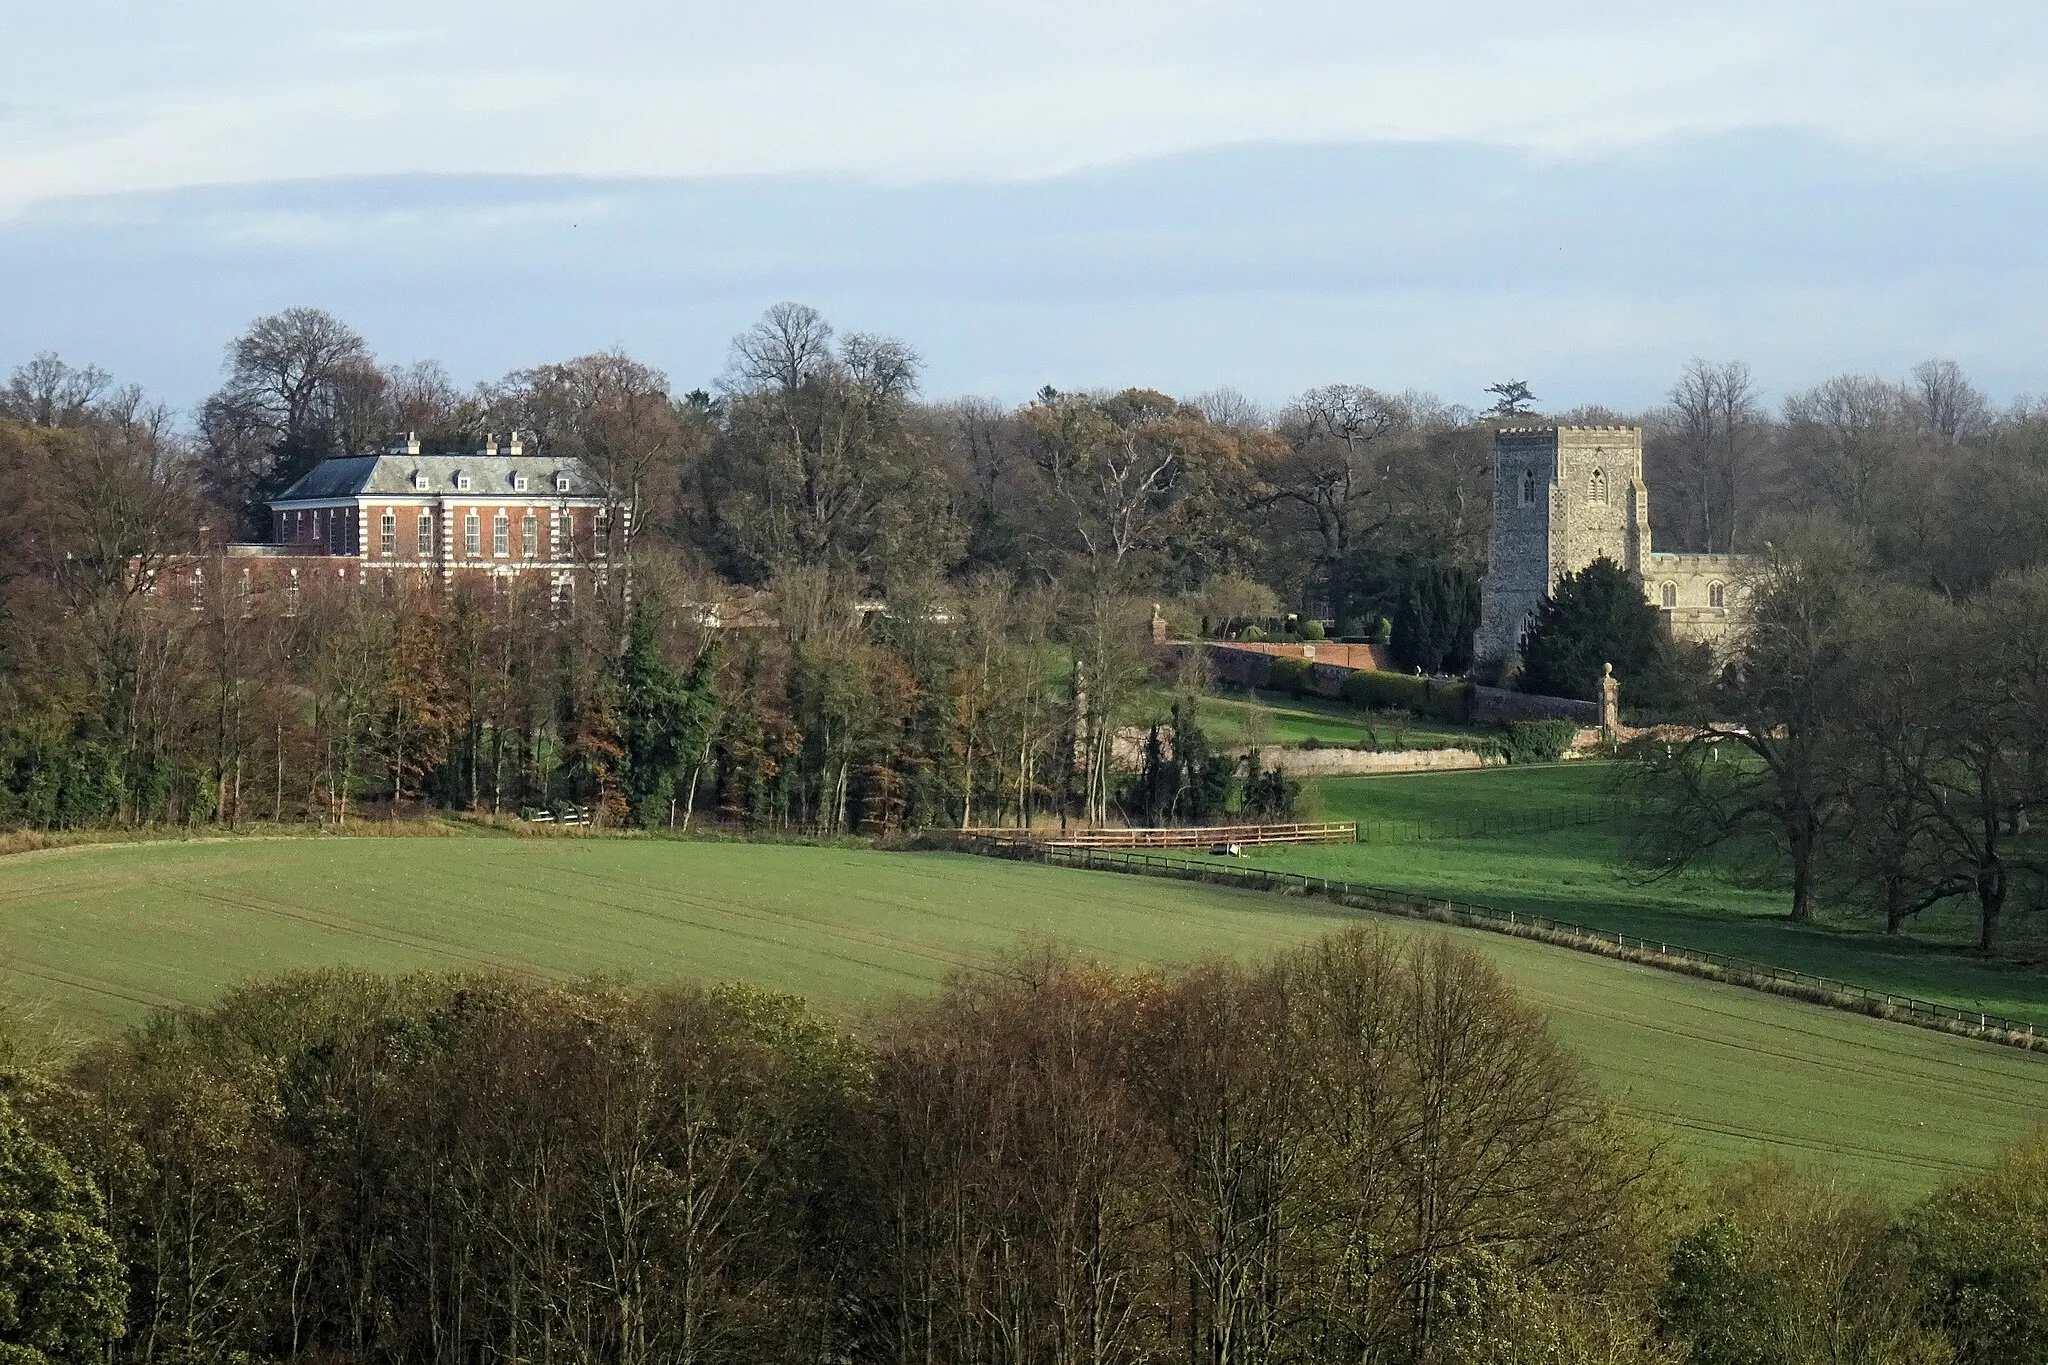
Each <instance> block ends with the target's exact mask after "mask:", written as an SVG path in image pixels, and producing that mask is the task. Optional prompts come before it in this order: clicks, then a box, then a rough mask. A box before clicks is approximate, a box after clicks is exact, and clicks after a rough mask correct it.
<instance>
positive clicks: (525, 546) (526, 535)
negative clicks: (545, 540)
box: [519, 512, 540, 559]
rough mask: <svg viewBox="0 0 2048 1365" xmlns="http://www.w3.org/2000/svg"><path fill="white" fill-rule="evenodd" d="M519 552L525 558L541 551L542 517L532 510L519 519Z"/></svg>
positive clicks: (530, 557)
mask: <svg viewBox="0 0 2048 1365" xmlns="http://www.w3.org/2000/svg"><path fill="white" fill-rule="evenodd" d="M519 553H520V556H521V557H522V558H525V559H532V558H534V557H535V556H537V555H538V554H539V553H540V518H539V517H537V516H535V515H534V514H533V513H532V512H528V513H527V514H526V515H525V516H523V517H521V518H520V519H519Z"/></svg>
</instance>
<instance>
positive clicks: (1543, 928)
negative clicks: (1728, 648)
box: [965, 839, 2048, 1051]
mask: <svg viewBox="0 0 2048 1365" xmlns="http://www.w3.org/2000/svg"><path fill="white" fill-rule="evenodd" d="M965 846H966V847H968V848H969V849H971V850H972V851H975V852H979V853H984V854H990V855H993V856H997V857H1006V858H1018V859H1031V860H1036V861H1039V862H1043V863H1048V864H1053V865H1057V866H1063V867H1079V868H1085V869H1088V870H1091V871H1098V872H1124V873H1134V874H1138V875H1144V876H1154V877H1173V878H1177V879H1179V880H1182V881H1197V882H1205V883H1209V884H1212V885H1222V886H1233V887H1239V888H1243V889H1248V890H1255V891H1272V892H1279V893H1282V894H1291V895H1302V896H1321V897H1323V898H1325V899H1327V900H1329V901H1331V902H1333V903H1335V904H1337V905H1341V906H1344V907H1346V908H1348V909H1357V910H1370V911H1376V912H1378V913H1380V914H1388V915H1401V916H1404V917H1406V918H1410V919H1427V920H1432V921H1435V922H1437V923H1442V924H1452V925H1458V926H1461V927H1465V928H1473V929H1484V930H1489V931H1492V932H1496V933H1504V934H1511V935H1514V936H1516V937H1519V938H1530V939H1536V940H1539V941H1541V942H1546V943H1552V944H1555V945H1557V946H1560V947H1565V948H1572V949H1576V950H1578V951H1580V952H1588V953H1595V954H1598V955H1600V956H1603V957H1611V958H1619V959H1622V960H1624V961H1629V962H1635V963H1638V964H1640V965H1643V966H1648V967H1656V968H1659V969H1661V970H1665V971H1674V972H1680V973H1683V974H1686V975H1691V976H1698V977H1702V978H1705V979H1707V980H1712V981H1720V982H1724V983H1727V984H1730V985H1736V986H1744V987H1748V988H1749V989H1752V990H1761V991H1767V992H1770V993H1772V994H1777V995H1785V996H1790V997H1792V998H1795V999H1800V1000H1805V1001H1807V1002H1809V1003H1812V1004H1819V1005H1827V1006H1830V1007H1832V1008H1836V1009H1844V1010H1849V1011H1852V1012H1855V1013H1859V1014H1867V1015H1871V1016H1873V1017H1875V1018H1880V1019H1891V1020H1894V1021H1897V1022H1899V1023H1907V1024H1914V1025H1917V1026H1919V1027H1922V1028H1931V1029H1938V1030H1941V1031H1942V1032H1946V1033H1957V1034H1962V1035H1964V1036H1967V1037H1972V1038H1980V1039H1984V1040H1987V1041H1990V1042H1996V1043H2003V1044H2006V1045H2007V1046H2011V1047H2019V1048H2024V1049H2027V1050H2030V1051H2031V1050H2035V1049H2042V1048H2048V1032H2044V1031H2041V1030H2038V1029H2037V1028H2036V1026H2035V1025H2034V1024H2033V1023H2030V1022H2028V1021H2026V1020H2023V1019H2008V1018H2004V1017H2002V1016H2000V1015H1995V1014H1988V1013H1985V1012H1983V1011H1979V1010H1965V1009H1959V1008H1957V1007H1956V1006H1954V1005H1944V1004H1941V1003H1939V1002H1937V1001H1932V1000H1921V999H1918V998H1916V997H1914V996H1910V995H1902V994H1900V993H1898V992H1896V991H1881V990H1876V989H1873V988H1871V987H1868V986H1859V985H1857V984H1855V983H1854V982H1849V981H1842V980H1839V979H1838V978H1835V977H1830V976H1819V975H1816V974H1814V973H1812V972H1802V971H1797V970H1794V969H1792V968H1789V967H1776V966H1772V965H1771V964H1769V963H1765V962H1756V961H1752V960H1750V959H1748V958H1740V957H1733V956H1730V955H1729V954H1727V953H1717V952H1713V951H1711V950H1709V949H1704V948H1691V947H1687V946H1686V945H1684V944H1680V943H1672V942H1669V941H1666V940H1656V939H1646V938H1642V937H1640V936H1637V935H1632V934H1626V933H1623V932H1621V931H1619V930H1614V931H1609V930H1605V929H1595V928H1592V927H1590V926H1588V925H1583V924H1573V923H1570V922H1568V921H1565V920H1555V919H1549V918H1547V917H1544V916H1541V915H1529V914H1524V913H1522V912H1521V911H1517V910H1501V909H1497V908H1495V907H1493V906H1490V905H1477V904H1473V903H1471V902H1469V901H1454V900H1446V899H1443V898H1440V897H1435V896H1417V895H1413V894H1410V893H1407V892H1401V891H1393V890H1389V889H1387V888H1385V887H1378V886H1365V885H1361V884H1359V883H1356V882H1346V881H1337V880H1334V879H1332V878H1329V877H1318V876H1313V875H1311V874H1308V873H1303V872H1281V871H1275V870H1270V869H1266V868H1240V867H1221V866H1216V865H1213V864H1209V863H1203V862H1189V861H1186V860H1183V859H1179V858H1172V857H1163V856H1161V855H1159V854H1155V853H1145V852H1141V851H1137V850H1135V849H1105V848H1077V847H1063V846H1061V845H1058V844H1054V843H1049V842H1045V841H1020V840H1011V841H998V840H993V839H969V840H967V841H966V842H965Z"/></svg>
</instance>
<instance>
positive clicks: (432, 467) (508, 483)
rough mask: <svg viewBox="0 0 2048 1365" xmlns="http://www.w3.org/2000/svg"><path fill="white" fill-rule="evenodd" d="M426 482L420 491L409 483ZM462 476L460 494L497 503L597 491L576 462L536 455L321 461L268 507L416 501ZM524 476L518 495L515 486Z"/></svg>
mask: <svg viewBox="0 0 2048 1365" xmlns="http://www.w3.org/2000/svg"><path fill="white" fill-rule="evenodd" d="M421 474H424V475H425V476H426V485H425V487H421V486H420V485H419V484H418V483H417V482H416V481H415V480H416V477H417V476H418V475H421ZM462 474H467V475H468V476H469V487H468V488H466V489H460V490H459V491H461V492H465V493H481V494H486V495H497V496H500V497H514V496H534V497H567V498H596V497H602V496H603V491H602V490H601V489H600V488H599V487H598V484H597V480H596V479H594V478H592V477H591V476H590V471H589V470H588V469H586V468H584V466H583V464H582V463H581V462H580V461H577V460H565V459H557V458H554V457H551V456H546V455H541V454H530V455H527V454H522V455H503V454H500V455H412V454H405V453H398V454H391V453H386V454H380V455H345V456H342V457H341V458H339V459H333V460H322V461H321V462H320V463H319V464H317V465H315V466H313V468H311V469H309V470H307V471H306V472H305V473H304V474H302V475H300V476H299V478H298V479H297V481H295V482H294V483H293V484H292V486H291V487H289V488H287V489H285V490H284V492H282V493H280V494H278V495H277V496H276V497H275V498H272V499H271V500H270V501H271V505H272V506H276V505H278V504H280V503H290V502H325V501H331V500H333V499H336V498H354V497H362V496H366V495H368V496H376V495H387V496H390V497H422V496H429V495H437V494H447V493H453V492H457V491H458V487H457V476H458V475H462ZM558 475H567V476H568V480H569V486H568V487H567V488H566V489H558V488H557V487H556V486H555V480H556V477H557V476H558ZM521 476H524V477H525V479H526V488H525V490H524V491H523V492H522V491H521V490H519V488H518V484H517V480H518V479H519V478H520V477H521Z"/></svg>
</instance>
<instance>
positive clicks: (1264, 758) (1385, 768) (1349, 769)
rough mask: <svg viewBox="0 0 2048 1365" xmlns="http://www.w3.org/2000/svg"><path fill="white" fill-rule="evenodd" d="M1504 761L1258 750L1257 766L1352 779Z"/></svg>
mask: <svg viewBox="0 0 2048 1365" xmlns="http://www.w3.org/2000/svg"><path fill="white" fill-rule="evenodd" d="M1505 762H1507V760H1506V759H1504V758H1502V757H1500V756H1499V755H1498V754H1493V755H1487V754H1479V753H1475V752H1473V751H1472V750H1470V749H1397V750H1393V751H1391V752H1387V753H1373V752H1370V751H1368V750H1364V749H1283V748H1281V747H1279V746H1278V745H1269V746H1267V747H1265V748H1262V749H1260V750H1259V766H1260V767H1262V768H1278V769H1280V770H1281V771H1282V772H1284V773H1286V774H1288V775H1289V776H1290V777H1355V776H1359V775H1361V774H1365V773H1427V772H1447V771H1452V770H1455V769H1459V768H1492V767H1497V766H1499V765H1500V764H1502V763H1505Z"/></svg>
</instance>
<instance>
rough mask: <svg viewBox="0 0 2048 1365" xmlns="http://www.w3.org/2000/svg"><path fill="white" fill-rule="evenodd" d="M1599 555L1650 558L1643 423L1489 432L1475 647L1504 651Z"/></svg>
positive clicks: (1620, 560) (1492, 654) (1636, 561)
mask: <svg viewBox="0 0 2048 1365" xmlns="http://www.w3.org/2000/svg"><path fill="white" fill-rule="evenodd" d="M1602 555H1605V556H1606V557H1607V558H1609V559H1611V560H1613V561H1614V562H1615V563H1617V564H1619V565H1621V566H1622V567H1623V568H1625V569H1628V570H1629V571H1631V572H1633V573H1635V574H1637V575H1638V576H1640V575H1641V574H1642V573H1643V572H1644V571H1645V569H1646V568H1647V566H1648V565H1649V563H1650V495H1649V491H1648V490H1647V489H1646V488H1644V486H1643V429H1642V428H1641V427H1505V428H1503V429H1501V430H1500V431H1498V432H1496V433H1495V434H1494V438H1493V535H1492V537H1491V539H1490V540H1489V541H1488V544H1487V555H1486V578H1485V580H1484V582H1483V583H1482V584H1481V586H1480V605H1479V631H1478V634H1477V636H1476V638H1475V639H1474V642H1473V646H1474V647H1473V656H1474V657H1475V658H1478V659H1500V658H1505V657H1506V656H1507V655H1509V654H1511V653H1513V652H1514V651H1515V650H1516V649H1517V648H1518V647H1519V646H1520V644H1521V639H1522V629H1523V627H1524V626H1525V625H1527V623H1528V620H1529V617H1530V615H1531V614H1532V613H1533V612H1534V611H1535V610H1536V606H1537V604H1538V603H1539V602H1541V601H1542V600H1543V599H1544V598H1545V597H1547V596H1549V595H1550V589H1551V587H1552V586H1553V585H1554V584H1556V582H1557V580H1558V579H1560V578H1563V577H1564V576H1565V575H1566V574H1571V573H1577V572H1578V571H1579V570H1580V569H1583V568H1585V567H1586V566H1587V565H1588V564H1591V563H1592V562H1593V561H1594V560H1595V559H1598V558H1599V557H1601V556H1602Z"/></svg>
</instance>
